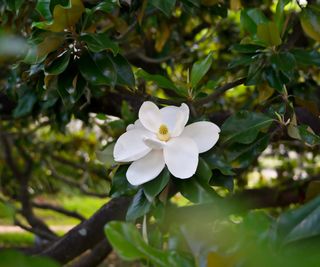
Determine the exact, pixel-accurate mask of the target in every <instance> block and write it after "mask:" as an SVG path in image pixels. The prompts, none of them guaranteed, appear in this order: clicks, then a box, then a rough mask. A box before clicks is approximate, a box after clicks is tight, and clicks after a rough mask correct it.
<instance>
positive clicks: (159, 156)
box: [126, 150, 165, 185]
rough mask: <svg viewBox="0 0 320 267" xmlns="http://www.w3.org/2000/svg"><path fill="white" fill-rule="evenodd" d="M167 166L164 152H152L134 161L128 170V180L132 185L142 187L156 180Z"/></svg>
mask: <svg viewBox="0 0 320 267" xmlns="http://www.w3.org/2000/svg"><path fill="white" fill-rule="evenodd" d="M164 166H165V163H164V158H163V151H162V150H152V151H151V152H150V153H149V154H147V155H146V156H144V157H143V158H141V159H139V160H137V161H134V162H133V163H132V164H131V165H130V166H129V168H128V170H127V174H126V175H127V179H128V181H129V183H130V184H132V185H140V184H143V183H146V182H149V181H151V180H152V179H154V178H156V177H157V176H158V175H159V174H160V173H161V171H162V170H163V168H164Z"/></svg>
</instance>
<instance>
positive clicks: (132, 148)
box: [113, 129, 151, 162]
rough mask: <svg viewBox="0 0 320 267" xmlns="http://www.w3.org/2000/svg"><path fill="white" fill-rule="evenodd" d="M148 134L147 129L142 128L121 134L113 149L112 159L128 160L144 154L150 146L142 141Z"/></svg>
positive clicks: (148, 150)
mask: <svg viewBox="0 0 320 267" xmlns="http://www.w3.org/2000/svg"><path fill="white" fill-rule="evenodd" d="M150 134H151V133H150V132H149V131H147V130H143V129H133V130H130V131H128V132H125V133H124V134H122V135H121V136H120V137H119V139H118V140H117V142H116V144H115V146H114V149H113V157H114V160H115V161H118V162H130V161H134V160H137V159H140V158H142V157H143V156H145V155H146V154H147V153H149V152H150V150H151V148H150V147H148V146H147V145H146V144H145V143H144V142H143V139H144V138H145V137H148V136H150Z"/></svg>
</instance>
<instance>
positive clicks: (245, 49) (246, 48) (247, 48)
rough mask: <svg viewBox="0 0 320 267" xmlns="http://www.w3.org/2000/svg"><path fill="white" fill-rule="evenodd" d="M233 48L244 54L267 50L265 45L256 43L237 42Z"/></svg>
mask: <svg viewBox="0 0 320 267" xmlns="http://www.w3.org/2000/svg"><path fill="white" fill-rule="evenodd" d="M231 49H232V50H234V51H236V52H239V53H243V54H256V53H261V52H263V51H264V50H265V48H264V47H263V46H261V45H255V44H235V45H233V46H232V47H231Z"/></svg>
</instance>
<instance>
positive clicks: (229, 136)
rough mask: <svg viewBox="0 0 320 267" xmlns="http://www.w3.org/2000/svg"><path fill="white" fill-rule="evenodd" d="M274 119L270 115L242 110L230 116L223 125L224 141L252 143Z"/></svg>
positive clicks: (222, 137)
mask: <svg viewBox="0 0 320 267" xmlns="http://www.w3.org/2000/svg"><path fill="white" fill-rule="evenodd" d="M272 122H273V119H272V118H270V117H269V116H267V115H265V114H262V113H257V112H250V111H240V112H238V113H236V114H234V115H233V116H231V117H229V118H228V119H227V120H226V121H225V122H224V124H223V125H222V127H221V139H222V141H223V142H224V143H227V142H228V143H241V144H250V143H252V142H253V141H254V140H255V139H256V137H257V136H258V134H259V132H260V131H261V130H266V129H268V128H269V126H270V125H271V123H272Z"/></svg>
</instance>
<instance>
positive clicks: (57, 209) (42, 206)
mask: <svg viewBox="0 0 320 267" xmlns="http://www.w3.org/2000/svg"><path fill="white" fill-rule="evenodd" d="M32 206H33V207H35V208H38V209H43V210H53V211H55V212H58V213H61V214H63V215H66V216H69V217H73V218H76V219H78V220H80V221H84V220H85V219H86V218H85V217H83V216H82V215H81V214H79V213H77V212H75V211H70V210H66V209H64V208H62V207H59V206H54V205H51V204H48V203H37V202H32Z"/></svg>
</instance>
